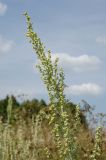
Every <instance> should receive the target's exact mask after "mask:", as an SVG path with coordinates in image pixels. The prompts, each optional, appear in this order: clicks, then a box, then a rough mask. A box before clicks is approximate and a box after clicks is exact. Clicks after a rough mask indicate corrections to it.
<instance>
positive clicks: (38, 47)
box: [24, 13, 100, 160]
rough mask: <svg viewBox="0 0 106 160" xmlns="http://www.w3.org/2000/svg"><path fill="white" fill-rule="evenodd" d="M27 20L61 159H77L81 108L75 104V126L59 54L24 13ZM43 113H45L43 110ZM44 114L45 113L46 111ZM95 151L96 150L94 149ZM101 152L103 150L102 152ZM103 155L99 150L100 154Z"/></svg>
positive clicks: (97, 142)
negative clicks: (55, 53) (54, 51)
mask: <svg viewBox="0 0 106 160" xmlns="http://www.w3.org/2000/svg"><path fill="white" fill-rule="evenodd" d="M24 15H25V17H26V23H27V37H28V38H29V42H30V43H31V44H32V47H33V49H34V51H35V53H36V54H37V57H38V59H39V64H38V65H37V68H38V69H39V71H40V73H41V77H42V80H43V82H44V84H45V85H46V88H47V92H48V96H49V100H50V108H49V111H50V113H49V117H48V120H49V125H52V135H53V136H54V140H55V143H56V146H57V151H58V156H59V160H78V159H80V157H79V154H78V151H79V145H78V140H77V134H78V131H79V128H80V109H79V106H76V113H75V115H74V119H73V124H72V127H70V123H69V113H68V111H67V109H66V107H65V106H66V103H67V100H66V98H65V95H64V86H65V84H64V72H63V69H62V68H59V67H58V60H59V59H58V58H56V59H55V61H54V62H53V61H52V58H51V51H50V50H48V51H46V49H45V46H44V45H43V43H42V42H41V40H40V38H39V37H38V35H37V33H36V32H34V31H33V27H32V23H31V19H30V16H29V15H28V14H27V13H25V14H24ZM41 116H42V114H41ZM43 116H44V115H43ZM98 133H99V131H98V130H97V133H96V137H97V138H96V142H95V146H94V150H93V154H92V156H91V159H92V160H93V159H94V160H96V153H97V152H99V149H97V148H98V146H99V140H97V139H100V136H98V135H100V134H98ZM45 151H46V154H47V158H48V159H50V152H49V148H47V147H46V148H45ZM95 152H96V153H95ZM99 153H100V152H99ZM99 156H100V154H99Z"/></svg>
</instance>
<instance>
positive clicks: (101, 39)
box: [96, 36, 106, 44]
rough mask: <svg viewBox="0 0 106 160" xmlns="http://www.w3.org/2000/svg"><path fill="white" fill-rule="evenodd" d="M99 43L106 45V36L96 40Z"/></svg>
mask: <svg viewBox="0 0 106 160" xmlns="http://www.w3.org/2000/svg"><path fill="white" fill-rule="evenodd" d="M96 42H97V43H102V44H106V36H99V37H97V38H96Z"/></svg>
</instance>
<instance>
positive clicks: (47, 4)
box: [0, 0, 106, 113]
mask: <svg viewBox="0 0 106 160" xmlns="http://www.w3.org/2000/svg"><path fill="white" fill-rule="evenodd" d="M24 11H28V12H29V14H30V16H31V18H32V21H33V26H34V30H35V31H36V32H37V33H38V35H39V37H40V38H41V39H42V41H43V42H44V44H45V46H46V48H47V49H51V51H52V58H53V59H54V58H55V57H59V59H60V65H61V66H62V67H63V69H64V72H65V83H67V85H68V86H69V87H67V88H66V89H65V93H66V96H67V98H69V99H71V100H72V101H73V102H75V103H80V102H81V100H82V99H84V100H86V101H87V102H88V103H89V104H91V105H94V106H96V111H97V112H105V113H106V107H105V104H106V74H105V70H106V63H105V62H106V1H105V0H89V1H88V0H30V1H29V0H8V1H6V0H0V98H2V97H4V96H5V95H7V94H15V95H18V94H22V93H24V94H26V95H28V97H35V98H44V99H46V100H47V92H46V90H45V87H44V85H43V83H42V81H41V79H40V74H39V73H38V71H37V70H36V68H35V64H36V63H37V58H36V55H35V54H34V53H33V50H32V48H31V45H30V44H29V43H28V40H27V38H26V36H25V34H26V23H25V18H24V16H23V15H22V14H23V12H24Z"/></svg>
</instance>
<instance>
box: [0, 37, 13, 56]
mask: <svg viewBox="0 0 106 160" xmlns="http://www.w3.org/2000/svg"><path fill="white" fill-rule="evenodd" d="M13 45H14V42H13V41H12V40H7V39H4V38H3V37H2V36H0V54H1V53H7V52H8V51H9V50H10V49H11V48H12V47H13Z"/></svg>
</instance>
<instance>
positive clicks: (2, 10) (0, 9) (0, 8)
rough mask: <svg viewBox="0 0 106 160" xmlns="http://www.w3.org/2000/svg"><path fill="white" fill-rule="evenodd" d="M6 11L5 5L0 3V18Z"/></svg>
mask: <svg viewBox="0 0 106 160" xmlns="http://www.w3.org/2000/svg"><path fill="white" fill-rule="evenodd" d="M6 10H7V5H6V4H3V3H1V2H0V16H2V15H4V14H5V12H6Z"/></svg>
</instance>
